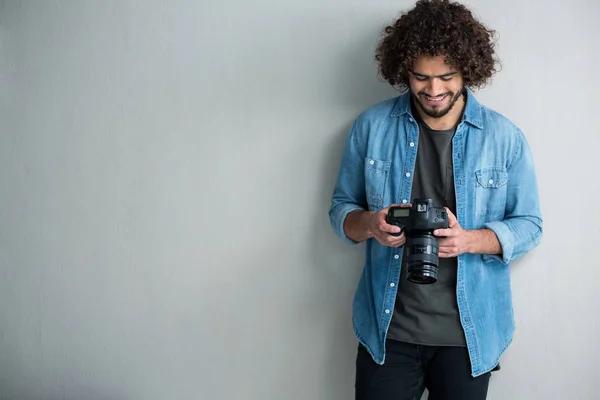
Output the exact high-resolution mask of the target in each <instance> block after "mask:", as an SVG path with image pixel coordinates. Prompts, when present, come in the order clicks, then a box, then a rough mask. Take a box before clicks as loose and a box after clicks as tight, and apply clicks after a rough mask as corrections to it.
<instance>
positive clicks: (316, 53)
mask: <svg viewBox="0 0 600 400" xmlns="http://www.w3.org/2000/svg"><path fill="white" fill-rule="evenodd" d="M468 4H469V5H471V6H472V8H473V10H474V12H475V13H476V14H477V15H478V16H480V17H481V18H482V20H483V21H484V22H485V23H487V24H489V26H490V27H492V28H494V29H497V30H498V31H499V33H500V41H499V46H498V52H499V54H500V56H501V58H502V62H503V70H502V71H501V72H500V73H499V74H498V75H497V76H496V78H495V80H494V82H493V84H492V85H491V86H489V87H488V88H486V89H485V90H483V91H481V92H478V93H476V94H477V96H478V98H479V99H480V100H481V101H482V102H484V103H485V104H487V105H489V106H491V107H493V108H495V109H497V110H498V111H500V112H502V113H503V114H505V115H506V116H508V117H509V118H511V119H512V120H513V121H514V122H516V123H517V124H518V125H519V126H520V127H521V128H522V129H523V130H524V132H525V133H526V135H527V138H528V140H529V143H530V145H531V147H532V150H533V152H534V157H535V161H536V167H537V170H538V176H539V184H540V195H541V202H542V207H543V210H542V211H543V215H544V220H545V236H544V238H543V241H542V244H541V245H540V246H539V247H538V248H537V249H536V250H535V251H534V252H532V253H530V254H529V255H527V256H526V257H525V258H523V259H522V260H520V261H519V262H517V263H515V264H514V265H513V269H512V276H513V288H514V297H515V307H516V309H515V312H516V319H517V333H516V337H515V341H514V344H513V346H512V347H511V348H510V349H509V350H508V352H507V353H506V355H505V357H504V358H503V360H502V365H503V369H502V371H501V372H500V373H498V374H495V375H494V377H493V379H492V384H491V392H490V396H489V398H490V399H493V400H500V399H511V400H530V399H557V400H562V399H594V398H597V382H598V379H599V378H600V372H599V369H598V363H597V360H598V356H599V353H600V348H599V343H600V339H599V337H600V311H599V308H598V304H599V303H600V294H599V293H600V292H599V291H598V289H597V288H598V281H599V280H600V272H599V271H600V268H598V267H599V266H600V263H599V261H598V257H597V254H596V251H595V249H596V248H597V246H598V243H599V242H600V228H599V227H600V213H599V212H598V207H597V205H596V201H595V200H596V199H597V198H598V196H599V195H600V191H599V189H598V185H597V182H598V175H597V174H598V172H597V171H598V156H597V149H598V147H599V145H600V135H599V133H600V122H599V119H598V93H599V90H600V78H599V74H598V72H597V65H598V62H599V61H600V58H599V56H598V51H597V50H598V44H597V39H596V38H597V37H598V36H599V35H600V25H599V24H598V23H597V21H596V20H597V18H598V16H600V3H598V2H597V1H595V0H575V1H571V2H569V5H568V6H566V4H565V3H564V1H541V0H531V1H527V2H521V1H519V2H517V0H507V1H503V2H501V3H498V2H493V3H492V2H488V1H484V0H478V1H476V0H473V1H470V2H469V3H468ZM411 6H412V3H411V2H408V1H404V0H403V1H400V2H398V1H389V0H378V1H374V2H373V1H370V2H364V1H356V0H345V1H341V0H321V1H316V0H313V1H302V2H281V1H274V0H257V1H253V2H243V1H226V2H220V1H216V0H205V1H202V2H195V1H186V0H178V1H175V2H166V1H158V0H152V1H141V0H138V1H133V0H129V1H114V0H113V1H107V2H94V1H67V0H56V1H52V2H46V1H29V2H25V1H2V2H0V199H1V203H0V204H1V206H0V399H2V400H16V399H18V400H29V399H35V400H37V399H68V400H71V399H90V400H93V399H105V400H106V399H111V400H112V399H115V400H116V399H133V400H135V399H143V400H154V399H181V400H183V399H238V398H239V399H261V400H262V399H272V400H279V399H283V398H285V399H315V400H317V399H318V400H321V399H322V400H334V399H340V400H341V399H350V398H353V377H354V365H353V362H354V357H355V341H354V338H353V336H352V331H351V323H350V306H351V299H352V295H353V292H354V288H355V285H356V282H357V279H358V276H359V274H360V269H361V266H362V258H363V255H362V251H363V248H362V246H358V247H354V248H351V247H348V246H346V245H344V244H342V243H341V241H340V240H338V239H337V238H336V237H335V236H334V235H333V233H332V232H331V230H330V228H329V222H328V218H327V209H328V207H329V196H330V194H331V190H332V185H333V181H334V178H335V174H336V171H337V167H338V162H339V157H340V152H341V148H342V144H343V140H344V137H345V135H346V130H347V129H348V127H349V125H350V123H351V122H352V120H353V119H354V118H355V117H356V116H357V115H358V113H360V112H361V111H362V110H363V109H365V108H367V107H368V106H370V105H372V104H373V103H375V102H377V101H379V100H382V99H384V98H387V97H391V96H393V95H395V93H394V92H393V91H392V90H391V89H390V88H388V87H387V86H386V85H385V84H384V83H382V82H380V81H378V79H377V75H376V74H377V70H376V65H375V63H374V61H373V57H372V55H373V50H374V48H375V45H376V42H377V39H378V36H379V32H380V30H381V29H382V28H383V26H384V25H385V24H386V23H389V22H391V21H392V20H394V19H395V18H396V17H397V16H398V13H399V11H400V10H402V9H406V8H409V7H411Z"/></svg>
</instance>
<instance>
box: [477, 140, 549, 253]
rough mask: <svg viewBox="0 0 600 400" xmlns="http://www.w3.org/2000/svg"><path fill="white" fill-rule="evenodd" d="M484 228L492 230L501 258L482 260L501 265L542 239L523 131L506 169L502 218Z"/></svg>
mask: <svg viewBox="0 0 600 400" xmlns="http://www.w3.org/2000/svg"><path fill="white" fill-rule="evenodd" d="M485 227H486V228H488V229H490V230H492V231H493V232H494V233H495V234H496V236H497V237H498V241H499V242H500V245H501V246H502V256H501V257H498V256H493V255H487V256H484V260H486V261H490V260H498V261H501V262H502V263H504V264H508V263H509V262H511V261H514V260H516V259H517V258H519V257H521V256H522V255H523V254H525V253H527V252H528V251H530V250H532V249H533V248H534V247H536V246H537V245H538V244H539V242H540V240H541V237H542V215H541V211H540V204H539V196H538V185H537V179H536V174H535V168H534V165H533V157H532V154H531V150H530V148H529V145H528V144H527V141H526V140H525V137H524V136H523V134H522V132H520V131H519V142H518V145H517V146H516V151H515V155H514V157H513V160H512V163H511V165H510V168H509V180H508V188H507V199H506V210H505V217H504V220H502V221H491V222H488V223H486V224H485Z"/></svg>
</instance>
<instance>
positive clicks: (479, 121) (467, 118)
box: [390, 89, 483, 129]
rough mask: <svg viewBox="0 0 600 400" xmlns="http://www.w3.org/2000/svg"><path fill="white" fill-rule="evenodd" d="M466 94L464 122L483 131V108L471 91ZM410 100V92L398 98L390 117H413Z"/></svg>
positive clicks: (466, 90) (467, 90)
mask: <svg viewBox="0 0 600 400" xmlns="http://www.w3.org/2000/svg"><path fill="white" fill-rule="evenodd" d="M465 92H466V94H467V105H466V107H465V111H464V113H463V117H462V120H463V121H464V122H467V123H469V124H471V125H473V126H475V127H477V128H479V129H483V117H482V110H481V108H482V106H481V104H479V102H478V101H477V99H476V98H475V96H474V95H473V93H472V92H471V91H470V90H469V89H465ZM410 98H411V94H410V91H407V92H406V93H403V94H402V95H400V96H399V97H398V101H396V104H395V106H394V108H393V109H392V112H391V114H390V117H392V118H396V117H400V116H404V115H406V116H410V117H413V115H412V112H411V107H410Z"/></svg>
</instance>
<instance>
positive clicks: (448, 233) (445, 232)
mask: <svg viewBox="0 0 600 400" xmlns="http://www.w3.org/2000/svg"><path fill="white" fill-rule="evenodd" d="M433 235H434V236H439V237H452V236H454V230H453V229H450V228H449V229H436V230H434V231H433Z"/></svg>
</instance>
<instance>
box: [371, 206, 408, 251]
mask: <svg viewBox="0 0 600 400" xmlns="http://www.w3.org/2000/svg"><path fill="white" fill-rule="evenodd" d="M391 207H403V208H410V207H411V205H410V204H392V205H391V206H389V207H386V208H384V209H382V210H380V211H378V212H376V213H374V214H373V215H372V216H371V219H370V221H369V231H370V233H371V234H372V235H373V237H374V238H375V240H377V241H378V242H379V243H381V244H382V245H384V246H388V247H400V246H402V245H404V243H405V242H406V236H405V235H404V232H402V234H401V235H400V236H394V235H392V233H398V232H400V227H398V226H396V225H390V224H388V223H387V222H386V221H385V218H386V216H387V214H388V211H389V209H390V208H391Z"/></svg>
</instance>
